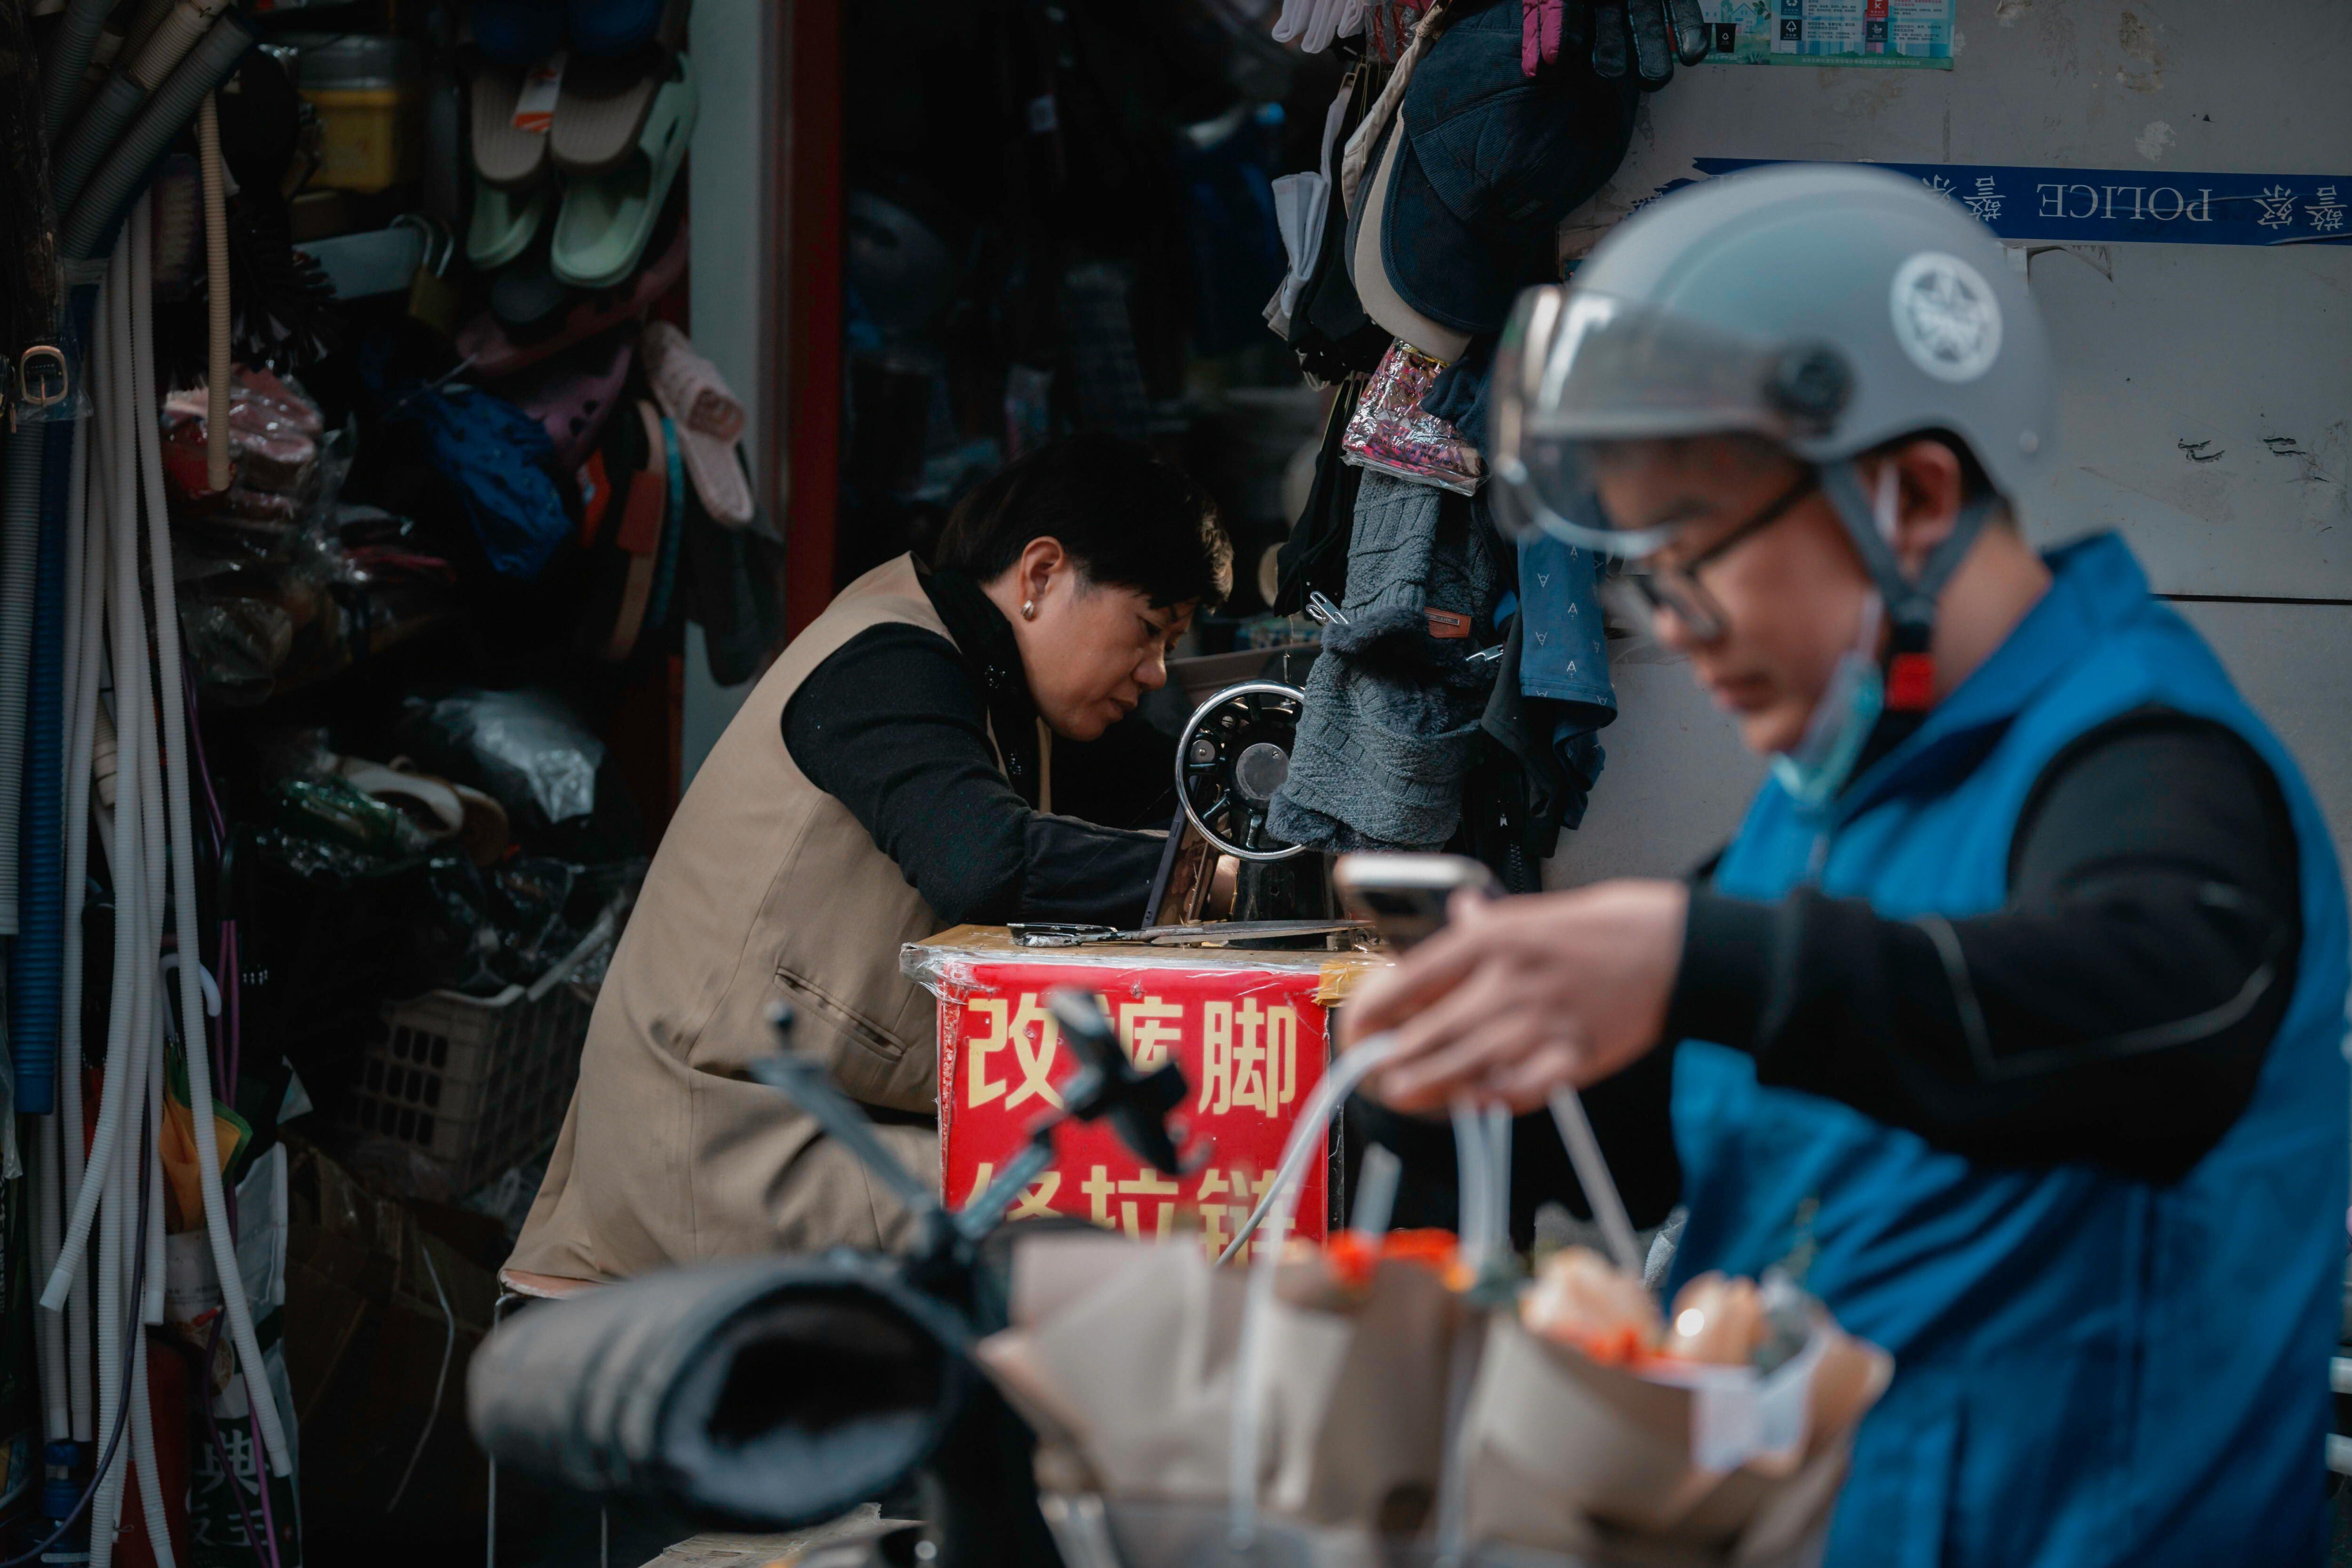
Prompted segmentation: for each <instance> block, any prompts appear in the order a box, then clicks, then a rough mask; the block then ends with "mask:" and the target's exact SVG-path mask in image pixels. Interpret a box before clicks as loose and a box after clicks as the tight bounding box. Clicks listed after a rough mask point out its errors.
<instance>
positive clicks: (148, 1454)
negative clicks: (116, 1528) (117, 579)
mask: <svg viewBox="0 0 2352 1568" xmlns="http://www.w3.org/2000/svg"><path fill="white" fill-rule="evenodd" d="M150 205H151V204H150V200H149V198H148V197H147V196H145V195H142V196H141V197H140V198H139V201H138V205H135V206H134V207H133V208H132V209H131V222H130V225H129V240H130V249H131V321H130V327H131V377H130V380H131V396H130V399H129V402H128V403H127V405H125V406H126V412H127V414H128V416H129V419H130V423H131V439H130V440H129V441H128V442H126V443H125V445H124V456H125V457H126V458H131V459H133V461H134V464H135V468H134V472H136V473H137V474H138V476H139V477H140V478H141V479H145V477H146V475H145V472H144V470H145V468H146V467H147V463H148V459H149V454H148V448H149V447H151V446H153V447H156V448H157V450H156V452H155V455H154V461H155V463H156V465H157V472H156V476H155V482H154V483H152V484H149V485H145V486H144V487H143V488H144V489H145V490H146V494H145V496H144V497H143V499H144V500H145V502H146V513H147V516H146V528H147V532H148V534H149V535H150V537H152V538H154V539H157V540H163V541H165V543H164V547H163V558H162V560H161V562H160V563H158V564H157V566H156V568H155V573H156V576H157V579H158V580H157V582H156V584H155V585H154V588H155V594H156V599H157V604H156V611H157V618H158V620H159V621H160V620H161V619H162V617H163V616H165V615H167V614H169V613H170V611H169V610H168V608H167V607H166V606H167V604H168V600H167V598H166V597H165V588H166V584H168V583H169V581H170V576H171V551H170V545H169V543H168V538H169V535H168V531H167V529H166V525H165V521H164V511H163V484H162V477H163V476H162V467H161V466H162V451H161V441H162V437H161V435H160V433H159V431H158V429H157V426H156V408H157V405H156V401H155V387H154V383H155V355H154V344H153V341H152V311H153V308H154V278H153V270H154V230H153V228H152V226H151V222H150V213H149V210H148V209H149V206H150ZM130 537H131V542H132V549H133V552H134V553H135V552H136V549H137V541H138V531H137V525H136V524H135V523H134V524H133V527H132V530H131V535H130ZM138 629H139V633H140V637H139V643H140V667H141V668H140V670H139V679H137V681H135V682H134V683H133V684H134V686H135V687H136V695H135V698H134V700H133V702H132V705H131V709H130V711H129V713H128V715H127V717H126V718H125V719H124V720H123V722H122V723H121V728H123V729H126V730H128V729H136V730H137V731H138V732H139V742H138V753H139V827H140V839H141V842H140V847H139V853H140V859H141V867H142V869H143V870H144V871H145V873H146V892H145V896H144V899H143V900H142V912H143V913H144V914H145V916H146V925H145V930H144V931H143V933H142V942H141V943H140V946H139V954H138V955H139V959H140V961H141V962H140V966H139V992H138V995H137V997H136V999H135V1002H134V1005H133V1008H132V1013H131V1017H132V1020H133V1022H132V1026H131V1027H132V1031H133V1037H134V1038H135V1039H136V1040H137V1041H138V1042H139V1045H140V1047H141V1056H140V1058H139V1066H140V1067H141V1068H143V1069H144V1071H145V1074H146V1079H147V1093H146V1097H145V1098H146V1107H147V1132H146V1136H145V1137H144V1138H142V1140H141V1141H140V1142H139V1143H138V1144H137V1146H136V1148H135V1150H134V1152H133V1159H134V1161H135V1162H136V1164H135V1165H134V1168H133V1170H132V1172H131V1173H129V1174H128V1175H126V1177H125V1180H126V1181H127V1182H129V1183H131V1184H132V1185H133V1188H134V1190H136V1184H137V1183H138V1182H139V1181H140V1179H141V1178H142V1176H143V1177H144V1178H145V1181H146V1187H147V1194H148V1200H147V1205H146V1212H145V1215H144V1218H145V1225H144V1226H143V1228H142V1232H141V1233H140V1234H138V1235H135V1236H132V1237H128V1238H127V1241H126V1247H125V1250H126V1253H129V1254H131V1256H126V1257H125V1258H124V1260H123V1268H124V1269H125V1271H126V1272H131V1271H133V1270H135V1269H136V1267H137V1264H136V1257H135V1254H136V1253H137V1252H138V1251H142V1250H143V1251H144V1252H145V1254H146V1268H145V1271H144V1274H143V1276H141V1275H139V1274H137V1273H135V1272H134V1273H133V1277H134V1278H143V1281H144V1286H145V1289H143V1291H142V1299H141V1300H139V1301H137V1302H135V1303H132V1306H133V1309H134V1310H136V1311H137V1312H138V1314H139V1317H138V1321H140V1322H141V1323H146V1324H159V1325H160V1324H161V1323H162V1322H163V1206H164V1205H163V1114H164V1111H163V997H162V996H161V995H159V994H157V992H158V987H157V984H156V978H157V974H158V973H159V972H158V970H157V967H156V964H157V960H158V959H159V958H160V957H161V956H162V953H163V914H164V908H165V905H164V899H165V895H166V879H167V877H168V875H169V872H170V868H171V862H170V861H169V860H168V859H167V858H165V849H164V836H165V826H164V821H163V815H164V807H163V790H162V788H161V787H160V785H161V779H160V774H161V773H162V769H161V768H159V767H158V766H157V762H156V734H155V708H156V706H157V699H158V698H159V697H160V696H161V695H162V694H161V693H160V692H158V691H156V690H155V687H156V686H157V685H159V684H161V682H162V681H163V679H166V678H167V676H168V675H176V673H177V671H178V669H179V663H178V660H177V659H176V658H174V659H173V660H172V661H171V662H170V663H168V664H165V665H163V671H164V672H165V673H164V674H159V673H157V671H155V670H154V669H152V668H149V667H148V666H147V663H146V640H147V639H146V626H145V616H144V611H143V608H142V614H141V619H140V624H139V627H138ZM181 864H182V866H183V867H185V866H186V865H187V864H188V862H187V860H186V859H183V860H182V861H181ZM183 880H185V879H184V878H183ZM181 929H182V930H184V931H194V929H195V922H194V920H193V919H191V920H187V921H184V922H183V924H182V926H181ZM188 1076H189V1078H190V1079H196V1078H198V1077H200V1076H202V1075H201V1074H199V1073H198V1072H196V1071H194V1070H193V1064H192V1070H191V1071H190V1072H189V1074H188ZM134 1125H135V1123H134ZM137 1166H144V1167H145V1169H144V1170H143V1171H141V1170H139V1169H137V1168H136V1167H137ZM132 1332H133V1333H142V1331H141V1330H140V1329H137V1328H134V1329H132ZM142 1337H143V1333H142ZM138 1369H139V1373H140V1375H139V1376H137V1377H135V1378H133V1379H132V1381H131V1463H132V1468H134V1470H135V1471H136V1474H137V1477H138V1482H139V1502H140V1507H141V1509H142V1510H143V1511H144V1513H145V1515H146V1520H147V1536H148V1544H149V1547H150V1549H151V1550H152V1552H153V1553H154V1556H155V1564H156V1568H177V1565H176V1564H175V1563H173V1559H172V1545H171V1533H170V1531H171V1527H170V1524H169V1521H167V1520H166V1519H165V1517H164V1514H163V1487H162V1485H161V1483H160V1480H159V1478H158V1477H157V1475H156V1471H155V1421H154V1411H153V1409H152V1406H151V1405H150V1402H149V1396H148V1387H147V1378H146V1375H145V1373H146V1353H145V1347H144V1346H143V1345H142V1346H141V1347H140V1354H139V1357H138ZM93 1568H96V1565H95V1561H94V1560H93Z"/></svg>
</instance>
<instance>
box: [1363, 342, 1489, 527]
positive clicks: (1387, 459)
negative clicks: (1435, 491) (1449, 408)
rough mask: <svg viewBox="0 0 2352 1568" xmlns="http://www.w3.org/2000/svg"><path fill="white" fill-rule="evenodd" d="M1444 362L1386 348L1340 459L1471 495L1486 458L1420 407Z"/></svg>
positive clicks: (1401, 345) (1408, 349) (1404, 345)
mask: <svg viewBox="0 0 2352 1568" xmlns="http://www.w3.org/2000/svg"><path fill="white" fill-rule="evenodd" d="M1444 368H1445V365H1444V362H1442V361H1439V360H1434V359H1432V358H1431V357H1430V356H1429V355H1427V354H1425V353H1422V352H1421V351H1420V350H1419V349H1417V348H1414V347H1413V346H1412V344H1411V343H1408V342H1405V341H1404V340H1403V339H1402V338H1400V339H1398V340H1397V341H1396V342H1393V343H1391V344H1390V345H1389V352H1388V353H1386V354H1385V355H1383V356H1382V357H1381V363H1380V368H1379V369H1377V370H1375V371H1373V372H1372V379H1371V380H1370V381H1369V382H1367V383H1365V384H1364V395H1363V397H1362V398H1361V399H1360V400H1359V401H1358V403H1357V404H1356V412H1355V415H1354V416H1353V417H1351V418H1350V419H1349V421H1348V432H1347V434H1346V436H1345V437H1342V438H1341V440H1340V451H1341V456H1342V457H1343V458H1344V459H1345V460H1346V461H1348V462H1350V463H1353V464H1355V465H1356V466H1357V467H1358V468H1370V469H1373V470H1374V471H1376V472H1379V473H1383V474H1393V475H1395V476H1396V477H1397V478H1398V479H1410V480H1412V481H1413V482H1414V483H1416V484H1424V485H1435V486H1437V487H1438V488H1439V489H1449V490H1453V491H1455V492H1456V493H1458V494H1461V495H1465V496H1466V495H1475V494H1476V493H1477V491H1478V487H1479V486H1480V485H1482V484H1484V483H1486V458H1482V457H1480V456H1479V454H1478V448H1477V447H1474V446H1472V445H1471V444H1470V443H1469V442H1467V441H1465V440H1464V439H1463V438H1462V437H1461V434H1460V433H1459V432H1458V431H1456V430H1455V429H1454V426H1451V425H1448V424H1447V423H1446V422H1445V421H1444V420H1443V419H1440V418H1438V417H1436V416H1433V415H1431V414H1428V413H1425V412H1423V409H1422V406H1421V405H1422V400H1423V398H1425V397H1427V396H1428V395H1429V389H1430V388H1431V387H1432V386H1433V385H1435V384H1436V382H1437V376H1438V373H1439V372H1441V371H1443V370H1444Z"/></svg>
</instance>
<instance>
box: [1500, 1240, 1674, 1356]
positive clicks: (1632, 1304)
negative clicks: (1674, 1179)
mask: <svg viewBox="0 0 2352 1568" xmlns="http://www.w3.org/2000/svg"><path fill="white" fill-rule="evenodd" d="M1519 1321H1521V1322H1523V1323H1525V1324H1526V1325H1527V1327H1528V1330H1529V1331H1532V1332H1534V1333H1538V1334H1541V1335H1542V1336H1543V1337H1544V1338H1546V1339H1548V1340H1552V1341H1555V1342H1559V1343H1560V1344H1568V1345H1574V1346H1575V1347H1576V1348H1577V1349H1579V1350H1580V1351H1582V1352H1584V1353H1585V1354H1586V1355H1588V1356H1590V1357H1591V1358H1592V1359H1593V1360H1594V1361H1596V1362H1600V1363H1602V1364H1604V1365H1609V1366H1622V1365H1624V1364H1625V1363H1629V1362H1633V1361H1638V1360H1640V1359H1641V1358H1642V1357H1643V1356H1644V1355H1647V1354H1649V1353H1651V1352H1653V1351H1654V1349H1655V1348H1656V1346H1657V1344H1658V1342H1659V1341H1660V1340H1662V1339H1663V1338H1664V1333H1665V1324H1664V1322H1663V1321H1661V1320H1660V1319H1659V1316H1658V1304H1657V1302H1656V1301H1654V1300H1652V1299H1651V1297H1650V1292H1649V1291H1648V1290H1647V1289H1644V1288H1643V1284H1642V1281H1641V1280H1640V1279H1637V1278H1635V1277H1634V1276H1633V1275H1630V1274H1624V1273H1621V1272H1620V1271H1619V1270H1618V1269H1617V1268H1616V1267H1615V1266H1614V1265H1612V1264H1611V1263H1610V1261H1609V1260H1608V1259H1607V1258H1603V1257H1601V1255H1600V1254H1599V1253H1597V1252H1594V1251H1593V1250H1592V1249H1591V1248H1590V1247H1567V1248H1565V1249H1563V1250H1561V1251H1559V1252H1556V1253H1554V1254H1553V1255H1552V1256H1551V1257H1549V1258H1546V1259H1544V1261H1543V1264H1542V1266H1541V1267H1540V1268H1538V1269H1537V1271H1536V1282H1535V1287H1534V1289H1530V1290H1529V1291H1528V1293H1527V1294H1526V1295H1525V1296H1523V1297H1521V1298H1520V1300H1519Z"/></svg>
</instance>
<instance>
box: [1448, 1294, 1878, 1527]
mask: <svg viewBox="0 0 2352 1568" xmlns="http://www.w3.org/2000/svg"><path fill="white" fill-rule="evenodd" d="M1636 1296H1638V1297H1639V1299H1640V1301H1641V1302H1642V1303H1647V1302H1648V1300H1649V1298H1648V1295H1647V1292H1645V1291H1642V1290H1641V1289H1640V1287H1639V1284H1638V1282H1636V1281H1633V1280H1632V1279H1631V1278H1630V1277H1629V1276H1625V1275H1622V1274H1619V1273H1618V1272H1617V1271H1616V1270H1615V1269H1613V1268H1611V1267H1610V1266H1609V1265H1608V1264H1607V1262H1606V1261H1605V1260H1603V1259H1601V1258H1599V1257H1598V1256H1597V1255H1594V1254H1591V1253H1590V1252H1582V1251H1581V1249H1576V1248H1571V1249H1570V1250H1569V1251H1568V1252H1565V1253H1563V1254H1560V1255H1559V1256H1557V1257H1555V1258H1551V1259H1549V1260H1547V1262H1546V1264H1545V1266H1544V1268H1543V1269H1542V1270H1541V1271H1540V1272H1539V1274H1538V1283H1537V1285H1536V1286H1535V1287H1534V1288H1533V1289H1530V1290H1529V1291H1528V1294H1527V1296H1526V1297H1525V1298H1524V1299H1523V1300H1522V1302H1521V1310H1520V1313H1519V1315H1518V1317H1517V1318H1513V1317H1511V1316H1509V1315H1507V1314H1503V1315H1497V1316H1496V1318H1495V1319H1494V1320H1493V1321H1492V1323H1491V1325H1490V1329H1489V1332H1488V1336H1487V1340H1486V1355H1485V1359H1484V1361H1483V1362H1482V1363H1481V1365H1480V1367H1479V1372H1478V1380H1477V1384H1476V1386H1475V1389H1474V1391H1473V1393H1472V1394H1471V1400H1470V1405H1469V1408H1468V1410H1467V1412H1466V1414H1465V1417H1464V1423H1463V1430H1462V1436H1461V1441H1462V1442H1463V1443H1464V1445H1465V1447H1466V1449H1467V1460H1466V1469H1465V1475H1466V1481H1467V1485H1466V1489H1465V1510H1466V1519H1467V1523H1468V1526H1469V1530H1470V1533H1471V1536H1472V1538H1473V1539H1475V1540H1481V1541H1496V1542H1512V1543H1515V1544H1518V1545H1523V1546H1532V1547H1540V1548H1545V1549H1549V1550H1553V1551H1567V1552H1591V1551H1607V1550H1610V1549H1611V1548H1612V1546H1613V1547H1618V1548H1624V1547H1628V1546H1630V1545H1631V1544H1632V1543H1633V1542H1640V1543H1641V1544H1642V1546H1643V1549H1644V1550H1647V1549H1649V1548H1653V1547H1656V1548H1663V1549H1666V1550H1669V1551H1670V1552H1681V1553H1683V1554H1685V1560H1688V1561H1692V1562H1713V1561H1721V1562H1729V1563H1762V1562H1768V1561H1771V1560H1773V1559H1774V1558H1775V1557H1776V1556H1777V1555H1779V1554H1780V1553H1782V1552H1789V1551H1791V1550H1793V1549H1795V1548H1796V1547H1798V1546H1800V1545H1801V1544H1802V1543H1803V1542H1805V1541H1807V1540H1808V1539H1809V1538H1811V1536H1812V1535H1813V1534H1815V1533H1817V1532H1818V1531H1820V1530H1822V1528H1823V1527H1824V1526H1825V1525H1826V1521H1827V1519H1828V1514H1829V1510H1830V1507H1831V1505H1832V1503H1833V1502H1834V1500H1835V1498H1836V1493H1837V1488H1838V1486H1839V1484H1840V1482H1841V1481H1842V1480H1843V1476H1844V1471H1845V1465H1846V1458H1847V1454H1848V1450H1849V1445H1850V1442H1851V1438H1852V1435H1853V1428H1854V1426H1855V1425H1856V1424H1857V1423H1858V1422H1859V1421H1860V1420H1861V1418H1862V1415H1863V1414H1864V1412H1865V1411H1866V1410H1867V1409H1868V1408H1869V1406H1870V1405H1872V1404H1873V1403H1874V1402H1875V1401H1876V1399H1877V1397H1878V1395H1879V1394H1880V1393H1881V1392H1883V1390H1884V1389H1885V1384H1886V1380H1887V1378H1888V1377H1889V1376H1890V1375H1891V1373H1892V1370H1893V1363H1892V1362H1891V1361H1890V1360H1889V1358H1888V1357H1887V1356H1886V1355H1885V1352H1882V1351H1879V1350H1876V1349H1874V1348H1873V1347H1871V1346H1868V1345H1864V1344H1862V1343H1860V1342H1857V1341H1854V1340H1853V1339H1850V1338H1848V1337H1847V1336H1846V1335H1845V1334H1843V1332H1841V1331H1839V1330H1838V1329H1837V1327H1836V1325H1835V1324H1833V1323H1832V1322H1831V1321H1829V1317H1828V1314H1827V1313H1826V1312H1825V1311H1823V1310H1822V1308H1821V1306H1820V1304H1819V1303H1818V1302H1816V1301H1813V1300H1811V1298H1810V1297H1807V1296H1805V1295H1804V1294H1803V1292H1802V1291H1801V1290H1798V1289H1796V1288H1795V1287H1794V1286H1793V1285H1791V1284H1790V1283H1789V1282H1788V1281H1787V1280H1786V1279H1780V1278H1778V1277H1773V1278H1769V1279H1767V1280H1766V1282H1765V1283H1764V1285H1762V1286H1761V1287H1759V1286H1758V1285H1756V1284H1754V1283H1753V1282H1750V1281H1746V1280H1731V1279H1724V1278H1722V1277H1721V1276H1704V1277H1702V1278H1701V1279H1696V1280H1694V1281H1692V1282H1691V1284H1690V1285H1689V1286H1686V1287H1685V1289H1684V1291H1683V1292H1682V1294H1681V1295H1680V1296H1678V1297H1677V1298H1676V1300H1675V1313H1674V1316H1673V1318H1672V1319H1671V1320H1662V1319H1661V1318H1660V1317H1659V1314H1658V1313H1657V1311H1656V1309H1655V1307H1654V1305H1649V1306H1647V1307H1646V1310H1645V1309H1644V1307H1643V1305H1637V1304H1636V1301H1635V1297H1636Z"/></svg>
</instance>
